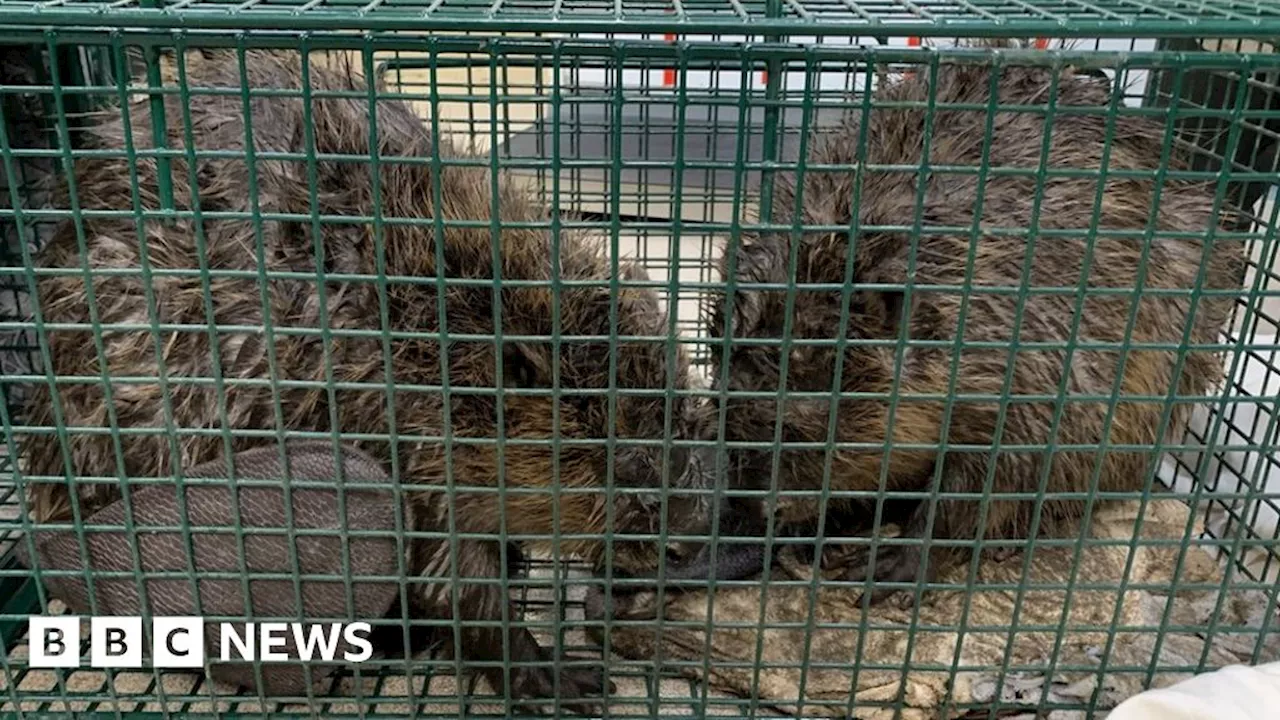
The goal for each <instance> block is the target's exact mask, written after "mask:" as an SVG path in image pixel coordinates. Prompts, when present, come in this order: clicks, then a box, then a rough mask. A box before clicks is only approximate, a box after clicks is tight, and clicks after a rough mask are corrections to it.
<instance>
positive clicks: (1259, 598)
mask: <svg viewBox="0 0 1280 720" xmlns="http://www.w3.org/2000/svg"><path fill="white" fill-rule="evenodd" d="M1138 512H1139V504H1138V503H1137V502H1125V503H1119V504H1115V505H1111V506H1108V507H1105V508H1102V509H1100V510H1099V512H1098V513H1097V515H1096V517H1095V521H1094V525H1093V531H1092V536H1093V537H1095V538H1100V539H1107V540H1116V539H1119V540H1124V539H1128V538H1131V537H1132V536H1133V531H1134V528H1135V521H1136V518H1137V515H1138ZM1188 512H1189V511H1188V509H1187V507H1186V505H1184V504H1183V503H1181V502H1179V501H1176V500H1153V501H1152V502H1151V503H1150V504H1149V505H1148V506H1147V510H1146V520H1145V524H1144V526H1143V529H1142V537H1144V538H1148V539H1157V538H1159V539H1174V540H1178V539H1181V538H1183V537H1184V535H1185V532H1186V526H1187V520H1188ZM1197 533H1198V526H1197ZM1074 552H1075V550H1074V548H1070V547H1059V548H1052V547H1041V548H1039V549H1037V551H1036V552H1035V555H1034V559H1033V562H1032V566H1031V569H1030V570H1029V578H1028V579H1029V582H1030V583H1031V584H1034V585H1046V584H1051V583H1054V582H1065V581H1066V580H1067V579H1068V577H1069V574H1070V570H1071V567H1072V558H1073V554H1074ZM1178 553H1179V549H1178V546H1177V545H1170V546H1158V547H1152V546H1140V547H1138V548H1137V549H1136V552H1134V555H1133V558H1132V569H1131V571H1130V573H1129V578H1130V582H1131V583H1133V584H1138V585H1143V586H1147V587H1151V586H1157V587H1158V586H1162V585H1170V584H1171V583H1172V579H1173V571H1174V568H1175V565H1176V562H1177V556H1178ZM1128 555H1129V547H1128V546H1127V545H1124V546H1096V547H1089V548H1086V549H1085V550H1084V551H1083V554H1082V556H1081V559H1080V566H1079V574H1078V577H1077V583H1079V584H1081V585H1089V584H1095V585H1109V586H1112V587H1113V589H1111V590H1108V591H1088V590H1085V591H1081V590H1077V591H1076V592H1075V593H1074V594H1073V597H1072V600H1071V602H1070V603H1068V602H1067V600H1066V597H1065V591H1034V592H1028V593H1027V594H1026V596H1025V598H1024V599H1023V602H1022V604H1021V608H1020V615H1019V618H1018V624H1019V625H1020V626H1026V625H1036V626H1051V627H1055V628H1056V627H1057V626H1058V624H1059V623H1060V622H1061V621H1062V619H1063V611H1064V608H1067V607H1068V604H1069V615H1068V617H1067V629H1066V631H1065V632H1064V633H1063V635H1062V642H1061V647H1060V649H1059V650H1058V655H1057V656H1058V662H1057V665H1058V666H1068V667H1069V666H1076V667H1099V666H1100V663H1101V659H1102V653H1103V652H1104V649H1105V648H1106V645H1107V633H1106V632H1105V631H1104V632H1087V631H1080V630H1072V628H1073V627H1081V626H1109V625H1110V623H1111V620H1112V619H1113V618H1114V617H1115V608H1116V604H1117V599H1118V598H1117V594H1118V593H1117V591H1116V590H1115V589H1114V586H1115V585H1116V584H1117V583H1118V580H1119V578H1121V577H1122V576H1123V573H1124V568H1125V564H1126V561H1127V560H1128ZM1023 560H1024V557H1023V556H1022V555H1020V554H1017V555H1013V556H1012V557H1008V558H1005V559H1002V560H998V559H995V558H984V560H983V561H982V563H981V565H980V567H979V573H978V574H979V583H1014V584H1016V583H1017V582H1018V581H1019V579H1020V578H1021V576H1022V565H1023ZM775 572H780V571H778V570H776V569H775ZM966 572H967V568H963V569H961V570H959V571H958V573H955V574H952V575H950V576H946V577H943V578H941V580H942V581H944V582H964V580H965V577H964V574H965V573H966ZM1221 580H1222V570H1221V569H1220V568H1219V566H1218V564H1217V563H1216V562H1215V561H1214V559H1213V558H1212V556H1210V555H1209V554H1208V553H1207V552H1205V551H1204V550H1202V549H1199V548H1194V547H1193V548H1191V549H1190V550H1189V551H1188V552H1187V554H1186V558H1185V561H1184V563H1183V570H1182V575H1181V579H1180V582H1181V583H1183V584H1187V583H1206V582H1220V581H1221ZM769 592H770V594H769V597H768V604H767V608H766V611H765V616H764V618H763V623H761V617H760V591H759V589H758V588H733V589H719V590H717V593H716V597H715V602H714V604H713V607H714V609H713V618H712V622H713V623H715V624H716V625H717V627H716V628H715V629H714V630H713V631H712V633H713V634H712V637H711V643H710V646H711V648H712V658H711V661H710V664H711V670H710V673H709V677H708V678H707V679H708V680H709V681H710V684H711V686H712V688H713V689H717V690H722V691H726V692H729V693H731V694H734V695H740V696H750V695H751V690H752V687H753V682H752V681H753V675H754V673H755V672H756V671H755V670H754V669H753V668H752V667H750V665H752V664H754V663H755V661H756V647H757V639H758V638H757V633H758V632H760V631H759V630H757V629H756V628H749V629H734V628H723V627H718V625H719V624H722V623H735V622H736V623H750V624H764V625H768V624H777V623H795V622H805V621H807V620H808V611H809V608H810V605H809V602H808V593H809V589H808V588H801V587H778V588H773V589H771V590H770V591H769ZM1220 596H1221V604H1222V607H1221V610H1220V611H1218V612H1219V614H1218V616H1217V617H1218V626H1217V629H1218V632H1217V633H1215V634H1214V636H1213V638H1212V641H1211V642H1210V643H1208V644H1207V646H1206V642H1205V637H1204V636H1203V634H1197V633H1192V632H1178V631H1176V630H1171V631H1169V632H1167V633H1165V634H1164V636H1163V641H1162V642H1160V643H1159V646H1160V647H1159V662H1158V667H1159V668H1168V667H1179V666H1183V667H1186V666H1192V667H1194V666H1197V665H1198V664H1199V662H1200V660H1201V656H1202V655H1204V659H1205V663H1206V666H1207V667H1216V666H1225V665H1230V664H1236V663H1242V662H1244V663H1248V662H1250V660H1251V658H1252V655H1253V651H1254V648H1255V644H1256V642H1257V638H1258V630H1257V629H1258V628H1260V627H1261V626H1262V624H1263V616H1264V614H1265V613H1266V612H1267V608H1268V607H1269V603H1268V598H1267V597H1266V595H1265V594H1264V593H1261V592H1257V591H1230V592H1228V593H1225V594H1223V593H1219V592H1217V591H1216V590H1215V591H1184V592H1179V593H1178V594H1177V595H1175V596H1173V597H1170V596H1169V595H1168V594H1167V593H1165V592H1162V591H1152V590H1129V591H1128V592H1126V593H1125V597H1124V598H1123V602H1122V603H1121V610H1120V615H1119V617H1118V618H1117V624H1118V625H1119V626H1120V627H1122V628H1125V627H1127V628H1131V629H1130V630H1122V631H1121V632H1119V633H1118V635H1117V637H1116V638H1115V641H1114V643H1113V645H1112V649H1111V653H1110V657H1109V661H1108V667H1110V668H1125V667H1128V668H1134V667H1142V668H1146V667H1148V666H1149V665H1151V664H1152V659H1153V654H1154V653H1155V652H1156V645H1157V637H1158V634H1157V632H1156V629H1157V628H1159V627H1160V625H1161V623H1162V621H1163V619H1164V615H1165V611H1166V608H1169V616H1168V626H1169V627H1171V628H1177V627H1179V626H1181V627H1184V628H1185V627H1193V626H1194V627H1199V628H1204V627H1207V626H1208V625H1209V624H1210V621H1211V618H1212V617H1213V616H1214V613H1215V609H1216V606H1217V604H1218V602H1219V598H1220ZM964 601H965V594H964V593H961V592H938V593H936V594H935V595H933V597H931V598H929V597H927V598H926V599H925V601H924V602H923V603H922V605H921V607H920V608H919V613H920V614H919V619H918V626H919V627H922V628H929V627H930V626H946V625H951V626H955V625H958V624H959V622H960V619H961V615H962V613H963V610H964ZM1015 602H1016V593H1014V592H1003V591H1000V592H996V591H987V592H983V591H978V592H975V593H974V594H972V604H971V607H970V610H969V616H968V625H969V626H986V627H1008V626H1009V624H1010V622H1011V620H1012V618H1013V615H1014V612H1015ZM1273 612H1274V611H1273ZM625 614H626V608H625V607H624V608H623V610H622V612H620V613H619V616H620V617H622V616H625ZM912 615H913V611H911V610H904V609H901V608H898V607H895V606H893V604H892V603H886V604H885V605H883V606H880V607H877V608H874V609H873V610H872V611H871V616H870V617H869V618H868V621H869V622H871V623H875V624H877V625H881V626H886V625H887V626H891V627H892V628H893V629H890V630H873V631H871V632H869V633H868V634H867V636H866V637H865V638H862V641H863V643H864V647H863V654H862V658H863V662H864V663H865V664H876V663H879V664H890V663H892V664H897V665H901V664H903V662H904V660H905V655H906V652H907V648H908V643H909V642H910V641H909V636H910V633H909V632H908V628H909V626H910V625H911V622H912ZM665 617H666V618H667V619H668V620H677V621H695V622H701V623H704V624H705V622H706V618H707V599H706V595H705V594H704V593H690V594H687V595H684V596H680V597H676V598H674V599H670V600H669V601H668V605H667V608H666V613H665ZM861 620H862V609H861V605H860V603H859V601H858V592H857V591H856V590H852V589H843V588H834V589H833V588H828V589H823V590H820V591H819V592H818V593H817V602H816V603H815V604H814V606H813V621H814V624H815V625H818V626H820V625H823V624H833V623H846V624H847V623H854V624H856V623H859V622H860V621H861ZM1278 626H1280V616H1277V617H1273V618H1272V619H1271V622H1270V623H1268V628H1269V629H1270V632H1269V633H1268V635H1267V637H1266V638H1265V641H1264V644H1263V652H1262V657H1260V658H1259V660H1260V661H1262V662H1266V661H1271V660H1277V659H1280V627H1278ZM1248 629H1252V632H1248ZM1242 630H1245V631H1246V632H1243V633H1242V632H1241V631H1242ZM763 632H764V638H763V640H764V642H763V643H762V648H763V655H762V656H761V657H760V660H761V661H762V662H763V663H765V664H770V663H772V664H776V665H792V666H794V667H790V668H785V667H779V668H762V669H760V670H759V683H758V685H756V686H755V687H756V689H757V696H758V698H759V700H760V701H761V702H762V703H764V704H766V705H768V706H772V707H774V708H777V709H779V710H782V711H784V712H787V713H795V714H802V715H805V716H809V717H814V716H824V717H841V716H846V712H845V710H846V707H847V706H848V703H847V702H846V701H847V700H848V699H849V691H850V688H853V689H854V697H853V703H852V717H856V718H867V719H876V720H879V719H880V718H885V719H887V718H891V717H893V715H894V711H893V710H892V709H884V708H878V707H873V706H868V705H867V704H866V703H870V702H890V703H891V702H893V701H894V700H895V698H897V697H898V694H899V693H900V692H901V697H902V699H903V701H904V703H905V706H906V710H905V712H904V713H903V715H902V716H901V717H903V718H904V719H909V720H910V719H915V720H923V719H924V718H941V717H947V718H951V717H961V716H962V715H963V714H964V711H963V710H955V709H953V708H952V709H948V711H946V712H945V713H944V712H943V707H944V705H946V704H948V700H949V701H950V702H951V703H968V704H972V703H988V702H992V701H995V700H996V693H997V686H998V684H999V683H998V681H997V678H998V673H997V672H981V671H969V672H958V673H956V675H955V681H954V684H952V683H951V673H950V672H927V671H915V670H911V671H908V672H906V673H905V674H904V673H902V672H899V671H884V670H866V671H862V672H858V673H856V675H855V673H854V672H853V669H852V666H849V669H847V670H846V669H811V670H810V671H809V672H808V674H807V679H806V682H805V688H804V697H805V699H806V700H807V701H814V700H816V701H820V702H826V701H837V702H839V703H840V705H839V706H838V707H837V706H835V705H819V704H811V703H810V702H805V703H804V707H799V702H800V701H799V699H798V698H799V694H798V691H799V684H800V670H799V665H800V664H801V662H802V661H803V659H804V658H803V657H802V655H803V651H804V646H805V636H806V631H805V629H804V628H802V627H801V628H795V629H791V628H784V629H767V630H764V631H763ZM1056 635H1057V634H1056V632H1054V631H1046V632H1036V631H1024V632H1019V633H1017V634H1016V635H1014V636H1012V637H1010V635H1009V633H1008V632H1007V631H1005V632H999V633H973V632H970V633H966V634H965V635H964V636H963V639H961V638H960V637H959V636H958V634H957V633H956V632H953V631H942V632H939V631H929V630H926V631H924V632H917V633H916V638H915V642H914V647H912V649H911V658H910V660H911V664H912V665H926V666H927V665H942V666H947V667H950V666H952V665H953V664H958V665H959V666H962V667H964V666H968V667H996V668H999V667H1000V666H1001V665H1003V663H1004V653H1005V647H1006V644H1008V643H1010V642H1011V643H1012V646H1011V647H1010V656H1009V663H1010V664H1011V665H1021V666H1024V667H1026V666H1038V667H1044V668H1046V669H1047V667H1048V665H1049V664H1050V660H1051V658H1052V657H1053V656H1054V645H1055V639H1056ZM706 640H707V638H706V634H705V631H704V630H703V629H701V628H670V627H664V629H663V635H662V641H661V647H659V646H658V643H657V633H656V630H655V627H654V626H649V627H635V626H632V627H625V628H624V627H614V628H613V629H612V647H613V648H614V649H615V651H616V652H618V653H619V654H621V655H623V656H627V657H633V658H636V659H651V658H657V657H662V658H666V659H668V660H677V661H695V662H698V663H700V661H701V660H702V658H703V652H704V649H705V647H706ZM858 641H859V637H858V631H857V630H855V629H817V630H815V631H814V632H813V635H812V643H811V646H810V649H809V655H808V657H809V658H810V659H811V660H812V661H813V662H818V663H844V664H846V665H849V663H850V661H851V659H852V658H853V656H854V653H855V648H856V647H857V644H858ZM957 648H958V650H959V652H958V654H957ZM726 661H727V662H734V663H746V664H747V665H748V666H747V667H743V668H735V667H732V666H728V667H726V666H724V665H723V664H722V663H724V662H726ZM682 672H685V673H687V674H689V675H690V676H692V677H695V678H697V677H698V676H699V675H700V674H701V672H700V668H692V669H691V668H683V669H682ZM1145 674H1146V673H1145V672H1142V673H1138V672H1133V671H1129V672H1123V671H1116V672H1108V673H1107V674H1106V676H1105V678H1104V679H1103V682H1102V687H1101V688H1099V687H1098V683H1097V680H1098V674H1097V673H1096V672H1055V674H1054V676H1053V677H1052V678H1046V677H1045V675H1044V672H1028V673H1010V674H1009V675H1008V676H1007V677H1006V679H1005V681H1004V683H1003V687H1002V688H1000V690H999V694H1000V697H999V700H1000V702H1001V703H1002V704H1006V705H1007V704H1015V705H1019V706H1024V707H1026V708H1027V709H1028V713H1033V712H1034V708H1035V707H1036V706H1037V705H1038V704H1039V703H1040V702H1041V699H1042V697H1043V696H1044V695H1045V694H1046V693H1047V694H1048V698H1047V702H1049V703H1074V704H1079V703H1082V702H1083V703H1088V702H1089V701H1090V699H1091V697H1092V695H1093V694H1094V692H1095V690H1098V692H1099V698H1098V707H1099V708H1112V707H1115V705H1117V704H1118V703H1119V702H1120V701H1122V700H1124V699H1125V698H1127V697H1130V696H1132V695H1134V694H1136V693H1138V692H1140V691H1141V690H1142V689H1143V687H1142V682H1143V680H1144V679H1145ZM1186 677H1188V675H1187V674H1183V673H1175V672H1159V673H1157V674H1156V676H1155V680H1154V683H1155V685H1157V686H1166V685H1169V684H1172V683H1174V682H1177V681H1178V680H1181V679H1184V678H1186ZM1027 716H1028V717H1034V715H1033V714H1028V715H1027ZM1042 717H1047V718H1052V719H1053V720H1068V718H1078V717H1083V716H1082V715H1081V714H1079V713H1072V712H1066V711H1055V712H1052V713H1050V714H1048V715H1047V716H1042Z"/></svg>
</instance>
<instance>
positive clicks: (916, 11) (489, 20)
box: [0, 0, 1280, 38]
mask: <svg viewBox="0 0 1280 720" xmlns="http://www.w3.org/2000/svg"><path fill="white" fill-rule="evenodd" d="M0 11H3V12H4V16H5V17H6V18H7V19H8V21H9V22H12V23H21V24H25V25H31V24H35V25H43V24H45V23H48V22H59V23H66V24H90V25H92V24H93V22H94V18H95V17H96V16H98V15H100V14H101V13H104V12H110V13H111V14H112V17H113V18H116V19H118V22H120V23H121V24H122V26H124V25H128V26H134V27H138V26H142V27H168V28H179V27H182V26H183V25H184V23H185V22H190V21H191V20H193V19H196V20H197V22H198V25H197V26H200V27H223V28H245V29H249V28H253V29H263V30H275V29H279V28H282V27H283V28H297V29H317V30H334V29H338V28H358V29H366V30H391V29H404V30H415V29H419V30H421V29H431V30H436V29H449V30H457V31H462V30H486V31H502V32H534V31H539V32H551V33H557V32H561V31H564V30H566V29H571V30H573V31H587V32H591V31H594V30H596V29H598V28H596V27H592V25H593V24H595V23H600V22H622V23H626V25H627V26H628V27H629V28H634V29H635V30H638V31H644V32H666V31H668V30H670V29H671V28H670V23H671V22H679V23H680V24H681V25H682V26H683V27H684V28H685V29H686V30H691V31H696V30H693V29H694V28H697V29H699V30H705V31H709V32H726V33H727V32H740V31H741V30H742V29H743V28H744V27H746V28H751V29H754V28H756V27H759V28H760V30H759V32H766V31H767V30H768V29H771V28H778V29H783V30H786V31H788V32H804V31H808V32H818V33H822V34H827V35H835V36H838V35H846V34H848V33H849V32H850V31H851V30H854V29H860V30H867V31H873V32H877V33H883V34H885V35H886V36H896V35H901V36H906V35H907V34H912V33H915V34H919V35H926V36H950V35H955V34H958V33H959V34H965V35H967V36H975V35H982V36H1009V35H1010V34H1018V33H1022V34H1035V33H1044V34H1046V35H1055V36H1060V35H1061V34H1064V33H1066V34H1070V35H1074V36H1076V37H1096V36H1103V37H1128V36H1132V35H1135V34H1141V32H1143V31H1151V32H1160V33H1162V34H1165V35H1168V36H1172V35H1180V36H1183V37H1204V36H1209V37H1220V36H1229V37H1237V38H1238V37H1242V36H1248V37H1269V36H1272V35H1274V32H1275V24H1276V23H1277V22H1280V11H1277V10H1276V8H1274V7H1272V6H1270V5H1269V4H1267V3H1260V2H1240V1H1239V0H1204V1H1200V2H1191V1H1190V0H1170V1H1169V2H1160V3H1154V2H1145V1H1143V0H1092V1H1088V2H1086V1H1084V0H1069V1H1068V0H1047V1H1046V0H1034V1H1029V2H1017V3H1010V2H1005V1H1004V0H919V1H916V2H892V1H890V0H883V1H881V0H876V1H867V0H862V1H860V2H853V1H852V0H692V1H681V0H677V1H676V2H672V1H671V0H661V1H659V0H617V1H615V2H603V1H602V0H484V1H483V2H481V1H480V0H272V1H271V2H263V1H261V0H247V1H246V0H235V1H232V0H179V1H177V2H159V1H156V0H6V2H5V3H3V5H2V6H0ZM184 19H185V20H184Z"/></svg>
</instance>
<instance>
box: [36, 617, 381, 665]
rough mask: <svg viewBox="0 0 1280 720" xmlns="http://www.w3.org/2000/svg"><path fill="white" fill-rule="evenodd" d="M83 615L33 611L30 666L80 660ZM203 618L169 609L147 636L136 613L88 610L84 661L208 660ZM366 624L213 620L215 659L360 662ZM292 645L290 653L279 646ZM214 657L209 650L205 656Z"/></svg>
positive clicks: (368, 647) (367, 646)
mask: <svg viewBox="0 0 1280 720" xmlns="http://www.w3.org/2000/svg"><path fill="white" fill-rule="evenodd" d="M81 621H82V618H80V617H77V616H72V615H67V616H59V617H45V616H37V615H33V616H31V618H30V620H29V622H28V627H27V630H28V637H29V638H30V641H29V642H30V655H29V662H30V665H31V667H40V668H58V667H69V668H74V667H80V665H81V663H82V655H81V652H80V645H81V639H82V638H81ZM205 628H206V621H205V619H204V618H202V617H191V616H173V617H160V616H157V617H153V618H152V619H151V633H150V643H149V644H148V641H147V634H146V633H144V632H143V621H142V618H141V617H127V616H107V617H92V618H89V638H88V639H89V663H90V665H91V666H92V667H102V668H105V667H115V668H139V667H142V666H143V664H144V653H143V650H144V649H147V648H149V649H150V652H149V653H147V654H146V657H145V660H149V661H150V664H151V665H152V666H154V667H157V668H200V667H204V664H205V660H206V657H205V656H206V647H205V643H206V639H207V636H206V634H205ZM369 633H370V624H369V623H366V622H353V623H346V624H343V623H297V622H264V623H219V624H218V632H217V638H218V643H217V651H216V653H213V654H214V655H216V659H217V660H218V661H221V662H230V661H235V660H249V661H252V660H261V661H264V662H287V661H297V660H301V661H304V662H306V661H311V660H317V661H325V662H333V661H334V660H335V659H337V658H338V656H339V653H338V648H339V647H340V646H341V645H342V644H343V641H345V642H346V644H347V646H348V647H349V648H350V649H348V650H347V651H345V652H343V653H341V659H342V660H343V661H345V662H350V663H358V662H363V661H365V660H367V659H369V657H371V656H372V655H373V645H372V643H371V642H370V641H369ZM290 640H292V641H293V644H292V647H293V648H294V649H295V651H296V654H290V653H289V652H286V651H285V649H286V648H288V647H290V643H289V641H290ZM209 659H211V660H212V659H214V658H209Z"/></svg>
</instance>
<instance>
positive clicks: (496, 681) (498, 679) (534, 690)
mask: <svg viewBox="0 0 1280 720" xmlns="http://www.w3.org/2000/svg"><path fill="white" fill-rule="evenodd" d="M544 659H545V661H546V662H547V665H546V666H540V667H521V668H512V670H511V695H512V697H513V698H518V699H519V700H520V701H521V702H520V705H521V706H523V707H524V708H525V709H527V710H529V711H530V712H532V713H535V714H539V715H549V714H552V713H553V712H554V711H555V701H554V698H556V697H557V692H556V684H555V681H556V676H555V673H556V669H555V668H554V667H552V666H551V665H550V664H551V662H552V658H551V657H549V656H548V657H546V658H544ZM585 659H586V658H573V657H570V656H564V657H562V658H561V661H562V662H573V661H575V660H577V661H579V662H580V661H582V660H585ZM489 682H490V684H491V685H493V686H494V687H495V688H501V687H502V682H503V677H502V669H501V668H492V669H491V671H490V672H489ZM605 687H606V685H605V682H604V670H603V669H602V668H600V667H561V668H560V688H559V694H558V697H559V699H560V707H561V708H562V709H564V710H569V711H572V712H575V713H578V714H580V715H588V716H599V715H601V714H602V713H603V712H604V706H603V704H602V702H601V701H600V700H595V699H590V698H596V697H600V696H603V695H605ZM608 692H609V694H613V693H616V692H617V686H616V685H614V683H612V682H610V683H609V684H608Z"/></svg>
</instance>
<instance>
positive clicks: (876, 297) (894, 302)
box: [863, 290, 920, 339]
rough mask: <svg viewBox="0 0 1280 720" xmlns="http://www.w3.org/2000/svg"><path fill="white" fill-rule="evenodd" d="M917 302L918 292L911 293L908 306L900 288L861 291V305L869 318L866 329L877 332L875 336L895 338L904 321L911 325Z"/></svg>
mask: <svg viewBox="0 0 1280 720" xmlns="http://www.w3.org/2000/svg"><path fill="white" fill-rule="evenodd" d="M919 302H920V293H919V292H913V293H912V294H911V305H910V306H909V307H908V306H907V294H906V292H904V291H902V290H879V291H876V292H867V293H863V306H864V308H865V312H866V316H867V318H868V320H869V322H868V323H867V324H868V325H869V326H870V327H868V328H867V330H870V331H874V332H877V335H876V337H877V338H881V339H890V338H896V337H897V336H898V333H899V332H900V331H901V330H902V326H903V324H904V323H905V324H906V325H907V327H910V326H911V319H912V316H913V315H914V314H915V311H916V308H917V307H918V305H919Z"/></svg>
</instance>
